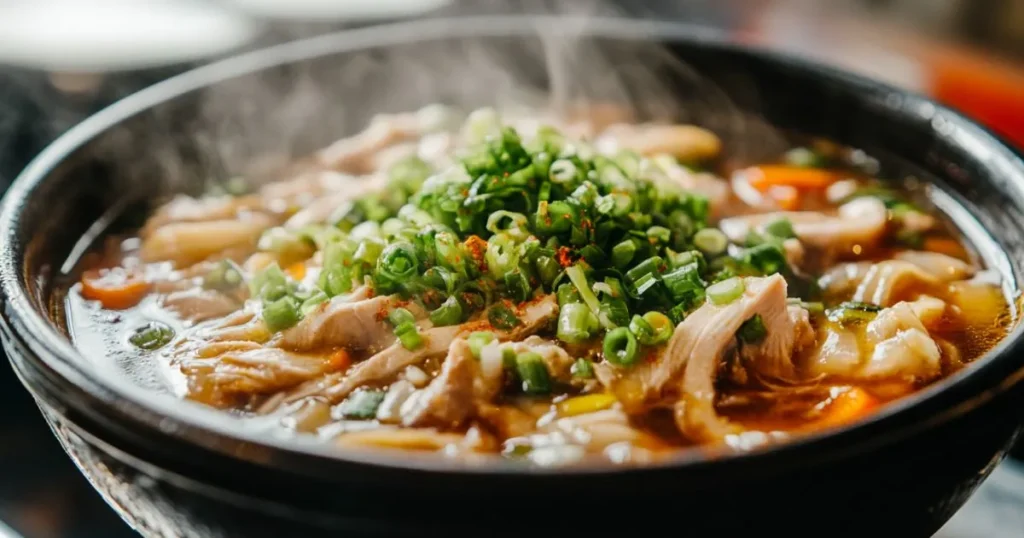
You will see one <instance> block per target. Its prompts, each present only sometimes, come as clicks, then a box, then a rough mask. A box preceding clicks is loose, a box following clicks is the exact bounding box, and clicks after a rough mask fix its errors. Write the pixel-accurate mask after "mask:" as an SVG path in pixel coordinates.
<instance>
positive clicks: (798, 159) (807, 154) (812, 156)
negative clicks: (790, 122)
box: [785, 148, 827, 168]
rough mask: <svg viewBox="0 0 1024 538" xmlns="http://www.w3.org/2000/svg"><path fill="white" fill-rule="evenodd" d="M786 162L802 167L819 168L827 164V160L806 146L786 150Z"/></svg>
mask: <svg viewBox="0 0 1024 538" xmlns="http://www.w3.org/2000/svg"><path fill="white" fill-rule="evenodd" d="M785 161H786V164H791V165H793V166H799V167H802V168H821V167H824V166H825V165H826V164H827V160H826V159H825V158H824V157H823V156H821V155H819V154H817V153H815V152H814V151H812V150H810V149H808V148H793V149H791V150H789V151H787V152H786V156H785Z"/></svg>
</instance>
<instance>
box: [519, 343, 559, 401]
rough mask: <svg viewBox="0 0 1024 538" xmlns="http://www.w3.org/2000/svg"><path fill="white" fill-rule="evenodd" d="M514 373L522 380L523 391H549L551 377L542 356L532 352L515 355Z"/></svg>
mask: <svg viewBox="0 0 1024 538" xmlns="http://www.w3.org/2000/svg"><path fill="white" fill-rule="evenodd" d="M516 374H518V376H519V380H520V381H522V384H523V385H522V387H523V392H525V393H527V394H547V393H549V392H551V378H550V375H549V374H548V367H547V365H545V364H544V358H543V357H541V356H540V355H538V354H537V353H533V352H526V353H520V354H518V355H516Z"/></svg>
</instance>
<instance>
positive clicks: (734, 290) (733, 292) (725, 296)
mask: <svg viewBox="0 0 1024 538" xmlns="http://www.w3.org/2000/svg"><path fill="white" fill-rule="evenodd" d="M745 288H746V286H744V285H743V279H742V278H740V277H736V276H734V277H732V278H728V279H726V280H723V281H721V282H716V283H714V284H712V285H711V286H709V287H708V289H707V290H706V293H707V296H708V299H710V300H711V302H712V303H714V304H716V305H724V304H729V303H731V302H733V301H735V300H736V299H739V298H740V297H742V296H743V292H744V291H745Z"/></svg>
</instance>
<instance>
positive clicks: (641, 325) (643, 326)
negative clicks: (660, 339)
mask: <svg viewBox="0 0 1024 538" xmlns="http://www.w3.org/2000/svg"><path fill="white" fill-rule="evenodd" d="M629 332H631V333H633V335H634V336H636V338H637V340H639V341H641V342H643V341H644V340H646V339H650V338H653V337H654V327H651V324H650V323H647V321H646V320H645V319H644V318H643V317H642V316H640V315H639V314H636V315H634V316H633V319H631V320H630V321H629Z"/></svg>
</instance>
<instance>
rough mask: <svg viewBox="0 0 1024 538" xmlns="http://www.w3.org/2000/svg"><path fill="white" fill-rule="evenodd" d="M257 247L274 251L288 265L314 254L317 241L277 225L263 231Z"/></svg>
mask: <svg viewBox="0 0 1024 538" xmlns="http://www.w3.org/2000/svg"><path fill="white" fill-rule="evenodd" d="M257 248H259V249H260V250H263V251H268V252H273V253H274V255H275V256H277V259H278V260H280V262H281V263H282V264H284V265H286V266H287V265H291V264H293V263H295V262H300V261H302V260H305V259H306V258H309V257H310V256H312V255H313V253H314V252H315V251H316V243H314V242H313V240H312V239H310V238H308V237H306V236H304V235H302V234H297V233H295V232H294V231H292V230H286V229H284V228H282V227H280V226H277V227H274V228H271V229H269V230H267V231H265V232H263V235H261V236H260V239H259V242H258V243H257Z"/></svg>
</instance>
